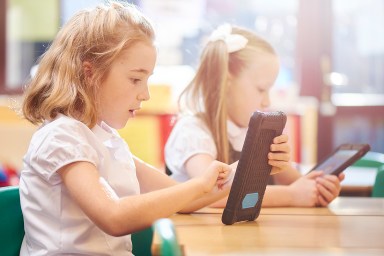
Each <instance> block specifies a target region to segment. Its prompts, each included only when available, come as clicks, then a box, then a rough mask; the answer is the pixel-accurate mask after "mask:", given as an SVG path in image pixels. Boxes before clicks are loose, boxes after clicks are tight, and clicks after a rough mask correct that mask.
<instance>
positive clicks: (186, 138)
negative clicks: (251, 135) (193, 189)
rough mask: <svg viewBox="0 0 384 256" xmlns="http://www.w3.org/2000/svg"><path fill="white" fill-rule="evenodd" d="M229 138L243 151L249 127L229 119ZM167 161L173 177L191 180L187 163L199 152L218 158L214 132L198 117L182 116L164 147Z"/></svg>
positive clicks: (234, 146) (180, 179) (233, 144)
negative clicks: (238, 124) (243, 126)
mask: <svg viewBox="0 0 384 256" xmlns="http://www.w3.org/2000/svg"><path fill="white" fill-rule="evenodd" d="M227 130H228V134H227V135H228V140H229V142H230V143H231V145H232V147H233V149H234V150H236V151H241V150H242V148H243V144H244V141H245V136H246V134H247V130H248V127H245V128H241V127H238V126H237V125H235V124H234V123H233V122H231V121H230V120H228V121H227ZM164 154H165V162H166V164H167V167H168V168H169V169H170V171H171V172H172V175H171V177H172V178H173V179H175V180H177V181H179V182H184V181H187V180H189V179H190V178H191V177H189V174H188V172H187V170H186V168H185V163H186V162H187V160H188V159H189V158H191V157H192V156H194V155H197V154H208V155H210V156H212V158H213V159H217V149H216V145H215V141H214V140H213V137H212V134H211V132H210V131H209V129H208V127H207V126H206V125H205V123H204V122H203V121H202V120H201V119H200V118H198V117H196V116H192V115H186V116H183V117H181V118H180V119H179V120H178V121H177V122H176V124H175V126H174V127H173V129H172V132H171V134H170V135H169V138H168V140H167V143H166V145H165V149H164Z"/></svg>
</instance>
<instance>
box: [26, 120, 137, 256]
mask: <svg viewBox="0 0 384 256" xmlns="http://www.w3.org/2000/svg"><path fill="white" fill-rule="evenodd" d="M77 161H87V162H90V163H92V164H94V165H95V166H96V168H97V169H98V171H99V173H100V177H101V178H103V179H104V180H105V181H106V183H107V184H109V186H110V188H111V189H112V190H113V191H114V192H115V193H116V195H117V196H119V197H122V196H128V195H134V194H139V193H140V187H139V183H138V180H137V177H136V168H135V164H134V161H133V158H132V154H131V152H130V150H129V148H128V145H127V144H126V143H125V141H124V140H123V139H122V138H121V137H120V136H119V134H118V133H117V131H116V130H114V129H112V128H110V127H108V126H107V125H106V124H104V123H102V124H101V125H100V126H95V127H94V128H93V129H92V130H90V129H89V128H88V127H87V126H86V125H84V124H83V123H81V122H79V121H77V120H75V119H72V118H69V117H67V116H64V115H59V116H58V117H57V118H56V119H55V120H53V121H51V122H46V123H45V124H43V125H42V127H41V128H40V129H39V130H37V131H36V133H35V134H34V135H33V137H32V140H31V143H30V146H29V149H28V151H27V154H26V155H25V157H24V167H23V170H22V172H21V178H20V201H21V207H22V211H23V217H24V229H25V237H24V241H23V244H22V248H21V253H20V255H132V253H131V251H132V243H131V236H130V235H127V236H122V237H112V236H110V235H108V234H106V233H104V232H103V231H102V230H100V229H99V228H98V227H97V226H96V225H95V224H94V223H93V222H92V221H91V220H90V219H89V218H88V217H87V216H86V215H85V214H84V213H83V211H82V210H81V209H80V208H79V207H78V205H77V204H76V203H75V202H74V201H73V200H72V198H71V196H70V195H69V192H68V190H67V189H66V187H65V186H64V184H63V182H62V180H61V177H60V175H59V174H58V173H57V170H59V169H60V168H61V167H63V166H65V165H67V164H69V163H73V162H77Z"/></svg>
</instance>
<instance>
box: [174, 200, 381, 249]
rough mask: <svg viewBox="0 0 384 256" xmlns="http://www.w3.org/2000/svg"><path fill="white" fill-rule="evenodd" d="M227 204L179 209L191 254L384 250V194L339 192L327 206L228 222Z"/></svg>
mask: <svg viewBox="0 0 384 256" xmlns="http://www.w3.org/2000/svg"><path fill="white" fill-rule="evenodd" d="M221 213H222V209H214V208H204V209H202V210H200V211H198V212H196V213H193V214H176V215H173V216H172V217H171V219H172V221H173V222H174V224H175V227H176V232H177V235H178V240H179V243H180V244H181V245H182V246H183V249H184V252H185V254H186V255H384V199H381V198H380V199H379V198H363V197H354V198H347V197H339V198H338V199H336V200H335V201H334V202H332V204H330V205H329V207H326V208H264V209H262V211H261V214H260V216H259V218H258V219H257V220H256V221H251V222H241V223H236V224H234V225H230V226H226V225H223V224H222V222H221Z"/></svg>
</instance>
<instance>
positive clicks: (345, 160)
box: [310, 144, 371, 175]
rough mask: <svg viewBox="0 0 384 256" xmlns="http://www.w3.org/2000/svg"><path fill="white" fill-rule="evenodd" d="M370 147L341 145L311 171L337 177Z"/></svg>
mask: <svg viewBox="0 0 384 256" xmlns="http://www.w3.org/2000/svg"><path fill="white" fill-rule="evenodd" d="M370 149H371V147H370V146H369V145H368V144H342V145H340V146H339V147H337V148H336V150H335V151H333V152H332V154H330V155H329V156H328V157H326V158H325V159H324V160H323V161H321V162H320V163H319V164H317V165H316V166H315V167H313V168H312V169H311V170H310V172H311V171H313V170H319V171H324V174H333V175H338V174H339V173H341V172H342V171H344V170H345V169H346V168H347V167H348V166H350V165H352V164H354V163H355V162H356V161H357V160H359V159H360V158H361V157H363V156H364V155H365V154H366V153H367V152H368V151H369V150H370Z"/></svg>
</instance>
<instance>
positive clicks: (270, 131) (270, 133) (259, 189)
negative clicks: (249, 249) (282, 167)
mask: <svg viewBox="0 0 384 256" xmlns="http://www.w3.org/2000/svg"><path fill="white" fill-rule="evenodd" d="M286 120H287V117H286V115H285V114H284V113H283V112H281V111H276V112H260V111H256V112H254V113H253V115H252V117H251V118H250V121H249V126H248V131H247V135H246V137H245V142H244V145H243V149H242V151H241V156H240V160H239V163H238V165H237V169H236V173H235V177H234V180H233V184H232V187H231V191H230V193H229V197H228V201H227V204H226V206H225V208H224V212H223V215H222V218H221V220H222V222H223V223H224V224H226V225H231V224H233V223H235V222H239V221H253V220H255V219H256V218H257V217H258V216H259V214H260V209H261V203H262V201H263V197H264V192H265V188H266V186H267V183H268V179H269V175H270V173H271V170H272V166H271V165H269V164H268V153H269V152H270V145H271V144H272V142H273V138H275V137H276V136H279V135H281V133H282V132H283V129H284V127H285V123H286Z"/></svg>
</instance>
